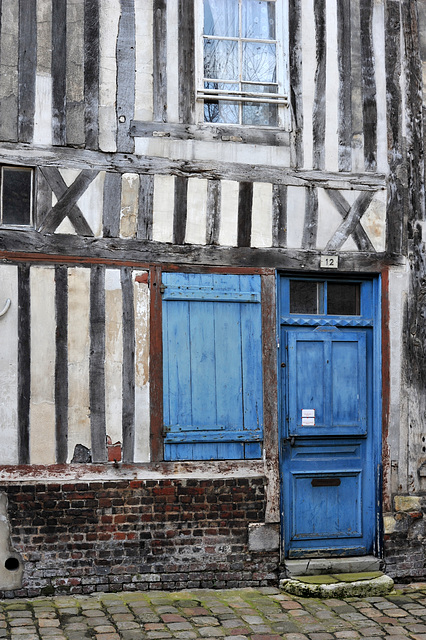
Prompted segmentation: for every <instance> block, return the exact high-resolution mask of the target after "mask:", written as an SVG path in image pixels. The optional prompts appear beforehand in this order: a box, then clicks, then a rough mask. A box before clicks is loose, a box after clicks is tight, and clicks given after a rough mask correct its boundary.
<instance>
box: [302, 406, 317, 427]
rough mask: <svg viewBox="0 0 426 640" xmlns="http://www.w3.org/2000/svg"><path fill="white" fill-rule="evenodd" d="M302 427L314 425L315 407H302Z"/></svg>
mask: <svg viewBox="0 0 426 640" xmlns="http://www.w3.org/2000/svg"><path fill="white" fill-rule="evenodd" d="M302 427H315V409H302Z"/></svg>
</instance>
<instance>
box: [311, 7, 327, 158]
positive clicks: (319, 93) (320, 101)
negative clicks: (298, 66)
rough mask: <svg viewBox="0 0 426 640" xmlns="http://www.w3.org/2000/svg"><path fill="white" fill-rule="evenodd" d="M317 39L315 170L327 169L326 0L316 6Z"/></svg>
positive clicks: (314, 109)
mask: <svg viewBox="0 0 426 640" xmlns="http://www.w3.org/2000/svg"><path fill="white" fill-rule="evenodd" d="M314 14H315V39H316V58H317V60H316V62H317V66H316V71H315V98H314V108H313V114H312V118H313V145H314V151H313V168H314V169H324V168H325V109H326V104H325V82H326V55H327V44H326V20H325V0H318V1H317V2H315V5H314Z"/></svg>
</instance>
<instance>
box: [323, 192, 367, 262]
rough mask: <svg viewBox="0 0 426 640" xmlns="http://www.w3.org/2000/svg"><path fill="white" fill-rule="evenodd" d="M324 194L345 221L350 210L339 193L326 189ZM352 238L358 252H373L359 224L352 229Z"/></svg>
mask: <svg viewBox="0 0 426 640" xmlns="http://www.w3.org/2000/svg"><path fill="white" fill-rule="evenodd" d="M326 193H327V194H328V196H329V198H330V200H332V202H333V204H334V205H335V207H336V209H337V210H338V212H339V213H340V215H341V216H342V218H345V219H346V217H347V216H348V214H349V212H350V210H351V206H350V204H349V203H348V202H347V201H346V200H345V198H344V197H343V196H342V194H341V193H340V191H337V189H327V191H326ZM352 237H353V239H354V240H355V243H356V245H357V247H358V249H359V250H360V251H374V247H373V245H372V244H371V240H370V238H369V237H368V236H367V234H366V233H365V231H364V229H363V228H362V226H361V225H360V224H358V225H356V226H355V228H354V229H353V231H352Z"/></svg>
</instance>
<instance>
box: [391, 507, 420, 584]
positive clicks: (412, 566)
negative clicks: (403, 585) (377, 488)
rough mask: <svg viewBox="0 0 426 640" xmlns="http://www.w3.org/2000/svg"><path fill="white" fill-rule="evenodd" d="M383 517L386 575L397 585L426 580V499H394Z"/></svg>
mask: <svg viewBox="0 0 426 640" xmlns="http://www.w3.org/2000/svg"><path fill="white" fill-rule="evenodd" d="M393 506H394V511H393V512H391V513H386V514H385V515H384V549H385V554H384V560H385V569H386V573H387V574H389V575H390V576H391V577H392V578H394V579H396V580H397V581H400V582H411V581H412V580H419V579H421V580H424V579H425V578H426V567H425V565H426V518H425V517H424V515H425V514H426V496H394V498H393Z"/></svg>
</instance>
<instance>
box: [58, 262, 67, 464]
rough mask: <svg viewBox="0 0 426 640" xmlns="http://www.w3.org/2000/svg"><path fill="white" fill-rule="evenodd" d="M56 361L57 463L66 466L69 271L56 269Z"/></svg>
mask: <svg viewBox="0 0 426 640" xmlns="http://www.w3.org/2000/svg"><path fill="white" fill-rule="evenodd" d="M55 285H56V287H55V308H56V361H55V435H56V462H57V463H58V464H64V463H65V462H66V461H67V453H68V269H67V267H66V265H57V266H56V268H55Z"/></svg>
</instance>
